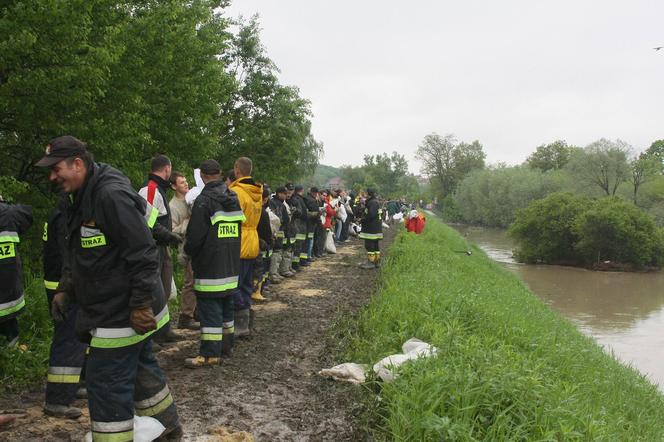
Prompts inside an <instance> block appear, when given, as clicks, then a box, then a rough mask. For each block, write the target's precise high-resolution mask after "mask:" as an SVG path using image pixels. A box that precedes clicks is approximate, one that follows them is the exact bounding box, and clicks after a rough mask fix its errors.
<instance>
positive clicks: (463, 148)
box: [416, 133, 486, 199]
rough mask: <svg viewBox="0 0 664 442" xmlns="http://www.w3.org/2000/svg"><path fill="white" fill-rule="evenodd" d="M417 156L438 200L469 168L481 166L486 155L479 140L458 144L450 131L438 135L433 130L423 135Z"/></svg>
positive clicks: (453, 187) (448, 191)
mask: <svg viewBox="0 0 664 442" xmlns="http://www.w3.org/2000/svg"><path fill="white" fill-rule="evenodd" d="M416 156H417V158H418V159H419V160H420V161H422V173H424V174H425V175H427V176H428V177H429V180H431V182H432V184H434V186H435V187H436V189H437V193H438V194H439V196H440V197H441V199H442V198H444V197H446V196H447V195H450V194H452V193H453V192H454V190H455V189H456V186H457V184H458V183H459V182H460V181H461V180H462V179H463V178H464V177H465V176H466V175H468V173H470V172H471V171H472V170H475V169H482V168H484V159H485V158H486V155H485V154H484V151H483V150H482V145H481V144H480V143H479V141H473V142H472V143H470V144H468V143H463V142H462V143H457V141H456V139H455V138H454V136H453V135H451V134H450V135H446V136H444V137H441V136H440V135H438V134H436V133H431V134H429V135H427V136H425V137H424V140H423V141H422V143H421V144H420V145H419V147H418V148H417V154H416Z"/></svg>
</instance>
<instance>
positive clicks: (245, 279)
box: [233, 259, 256, 311]
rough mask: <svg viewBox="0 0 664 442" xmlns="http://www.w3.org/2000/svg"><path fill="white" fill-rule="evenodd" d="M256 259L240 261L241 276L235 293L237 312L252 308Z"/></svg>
mask: <svg viewBox="0 0 664 442" xmlns="http://www.w3.org/2000/svg"><path fill="white" fill-rule="evenodd" d="M255 261H256V260H255V259H240V275H239V278H238V282H237V289H236V290H235V292H234V293H233V300H234V302H235V311H238V310H246V309H248V308H251V294H252V293H253V292H254V264H255Z"/></svg>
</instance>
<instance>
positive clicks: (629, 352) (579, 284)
mask: <svg viewBox="0 0 664 442" xmlns="http://www.w3.org/2000/svg"><path fill="white" fill-rule="evenodd" d="M453 227H454V228H456V229H457V230H458V231H459V232H461V233H462V234H464V235H466V238H467V239H468V241H470V242H473V243H475V244H476V245H477V246H479V247H480V248H481V249H482V250H484V252H485V253H486V254H487V255H488V256H489V257H490V258H492V259H494V260H495V261H498V262H500V263H501V264H503V265H504V266H505V267H507V268H508V269H509V270H511V271H513V272H515V273H516V274H518V275H519V276H520V277H521V279H522V280H523V281H524V282H525V283H526V284H527V285H528V286H529V287H530V289H531V290H532V291H533V292H534V293H535V294H537V295H538V296H539V297H540V298H541V299H542V300H544V302H546V303H547V304H548V305H549V306H551V308H553V309H554V310H557V311H558V312H560V313H561V314H563V315H564V316H565V317H567V318H568V319H570V320H572V321H573V322H574V323H575V324H577V325H578V327H579V329H580V330H581V331H582V332H583V333H585V334H587V335H589V336H592V337H593V338H595V340H596V341H597V342H598V343H599V344H600V345H601V346H603V347H604V349H605V350H607V351H613V353H614V354H615V356H616V357H617V358H618V359H620V360H621V361H623V362H624V363H627V364H631V365H632V366H633V367H635V368H637V369H638V370H639V371H640V372H641V373H643V374H645V375H646V376H647V377H648V378H649V379H650V380H651V381H652V382H653V383H655V384H658V385H659V388H660V390H662V391H664V273H663V272H654V273H628V272H593V271H589V270H584V269H577V268H573V267H563V266H549V265H527V264H519V263H517V262H515V261H514V259H513V257H512V250H513V249H514V247H515V244H514V242H513V241H512V240H511V239H510V238H509V237H508V236H507V233H506V231H505V230H504V229H491V228H481V227H470V226H453Z"/></svg>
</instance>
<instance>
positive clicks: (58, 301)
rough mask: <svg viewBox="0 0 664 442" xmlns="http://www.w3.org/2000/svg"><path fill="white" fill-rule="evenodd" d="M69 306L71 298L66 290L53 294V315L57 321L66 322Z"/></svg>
mask: <svg viewBox="0 0 664 442" xmlns="http://www.w3.org/2000/svg"><path fill="white" fill-rule="evenodd" d="M67 306H69V299H68V298H67V294H66V293H65V292H58V293H56V294H55V296H53V302H52V303H51V317H52V318H53V320H54V321H55V322H64V321H65V319H67Z"/></svg>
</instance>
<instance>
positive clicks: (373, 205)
mask: <svg viewBox="0 0 664 442" xmlns="http://www.w3.org/2000/svg"><path fill="white" fill-rule="evenodd" d="M367 195H368V198H367V201H366V202H365V205H364V212H363V213H362V231H361V232H360V235H359V238H360V239H363V240H364V248H365V249H366V250H367V259H368V261H367V262H366V263H364V264H362V268H363V269H374V268H378V266H379V265H380V245H379V241H380V240H381V239H383V221H382V218H383V216H382V215H383V210H382V209H381V208H380V203H379V202H378V200H377V199H376V191H375V190H373V189H367Z"/></svg>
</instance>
